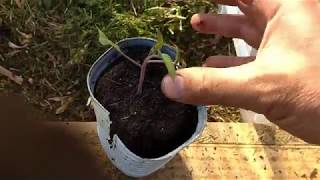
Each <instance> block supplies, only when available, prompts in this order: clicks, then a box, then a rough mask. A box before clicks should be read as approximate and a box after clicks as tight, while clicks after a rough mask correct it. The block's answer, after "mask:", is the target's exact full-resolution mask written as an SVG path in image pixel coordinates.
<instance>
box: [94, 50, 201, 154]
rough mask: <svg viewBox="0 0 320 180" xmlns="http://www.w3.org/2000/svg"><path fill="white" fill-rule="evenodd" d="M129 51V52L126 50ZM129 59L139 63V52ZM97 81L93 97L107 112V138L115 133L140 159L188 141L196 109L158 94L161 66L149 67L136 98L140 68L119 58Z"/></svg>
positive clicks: (144, 54) (192, 131)
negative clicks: (140, 91)
mask: <svg viewBox="0 0 320 180" xmlns="http://www.w3.org/2000/svg"><path fill="white" fill-rule="evenodd" d="M129 52H131V51H129ZM127 54H128V55H129V56H130V57H132V58H134V59H137V60H140V61H141V60H142V59H144V58H145V57H146V52H143V51H141V50H140V52H137V51H136V50H135V52H134V53H133V54H132V53H131V54H130V53H127ZM117 61H118V63H117V64H114V65H113V67H112V69H110V70H108V71H106V73H105V74H104V75H103V76H102V77H101V78H100V80H99V81H98V83H97V87H96V91H95V96H96V97H97V99H98V100H99V101H100V102H101V103H102V105H103V106H104V107H105V108H106V109H108V110H109V111H110V113H111V120H112V125H111V137H112V136H113V134H117V135H118V136H119V137H120V138H121V140H122V141H123V142H124V143H125V144H126V145H127V146H128V148H129V149H130V150H131V151H132V152H134V153H136V154H137V155H138V156H140V157H144V158H156V157H160V156H162V155H165V154H167V153H168V152H170V151H172V150H174V149H175V148H177V147H178V146H179V145H181V144H182V143H184V142H185V141H186V140H187V139H189V138H190V137H191V136H192V134H193V133H194V131H195V129H196V125H197V122H198V119H197V110H196V107H194V106H190V105H184V104H180V103H176V102H173V101H171V100H169V99H168V98H166V97H165V96H164V95H163V94H162V91H161V88H160V86H161V79H162V78H163V76H164V75H165V74H167V70H166V68H165V67H164V65H162V64H149V65H148V67H147V73H146V78H145V81H144V86H143V92H142V94H141V95H137V94H136V92H137V85H138V80H139V73H140V69H139V68H137V67H136V66H134V65H132V64H131V63H130V62H128V61H126V60H124V59H119V60H117Z"/></svg>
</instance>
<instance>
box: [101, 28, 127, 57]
mask: <svg viewBox="0 0 320 180" xmlns="http://www.w3.org/2000/svg"><path fill="white" fill-rule="evenodd" d="M98 31H99V42H100V43H101V44H102V45H104V46H106V45H110V46H112V47H113V48H114V49H116V50H117V51H119V52H122V51H121V49H120V47H119V46H118V45H116V44H115V43H113V42H112V41H110V40H109V39H108V38H107V36H106V35H105V34H104V33H103V32H102V31H101V30H100V29H99V28H98Z"/></svg>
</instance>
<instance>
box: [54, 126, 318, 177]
mask: <svg viewBox="0 0 320 180" xmlns="http://www.w3.org/2000/svg"><path fill="white" fill-rule="evenodd" d="M52 125H53V126H59V127H61V128H63V129H65V130H66V131H68V132H70V133H71V134H72V135H73V137H75V138H76V139H79V140H81V142H82V143H83V144H86V145H87V148H88V149H90V152H91V153H92V154H93V157H95V158H96V161H95V162H96V163H97V167H99V169H100V168H101V169H102V170H103V175H104V176H105V177H108V178H109V179H126V178H127V177H125V176H124V175H122V174H121V173H120V172H119V171H117V170H116V169H115V168H114V167H113V166H112V165H111V164H110V162H109V160H108V159H107V158H106V156H105V155H104V153H103V151H102V149H101V147H100V145H99V142H98V139H97V136H96V126H95V123H52ZM319 170H320V146H315V145H310V144H307V143H305V142H303V141H302V140H299V139H297V138H294V137H292V136H290V135H289V134H287V133H285V132H283V131H281V130H279V129H277V128H276V127H266V126H263V125H253V124H244V123H243V124H234V123H208V126H207V128H206V130H205V131H204V133H203V135H202V137H201V138H199V139H198V141H196V142H195V143H194V144H192V145H190V146H189V147H188V148H186V149H185V150H183V151H181V152H180V154H179V155H178V156H177V157H176V158H175V159H174V160H172V161H171V162H170V163H169V164H167V165H166V167H164V168H163V169H161V170H159V171H158V172H156V173H154V174H153V175H151V176H149V177H146V178H143V179H152V180H153V179H159V180H162V179H163V180H168V179H296V178H302V179H320V175H319V173H318V171H319Z"/></svg>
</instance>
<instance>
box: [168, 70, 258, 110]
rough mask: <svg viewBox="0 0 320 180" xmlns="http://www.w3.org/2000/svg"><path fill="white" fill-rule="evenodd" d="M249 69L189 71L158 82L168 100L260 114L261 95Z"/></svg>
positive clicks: (181, 71) (183, 71) (253, 72)
mask: <svg viewBox="0 0 320 180" xmlns="http://www.w3.org/2000/svg"><path fill="white" fill-rule="evenodd" d="M255 72H257V71H256V70H255V68H254V67H253V66H250V65H249V64H247V65H242V66H237V67H231V68H222V69H221V68H220V69H217V68H208V67H193V68H186V69H181V70H178V71H177V76H176V77H175V78H174V79H172V78H171V77H170V76H166V77H164V79H163V80H162V91H163V93H164V94H165V95H166V96H167V97H168V98H170V99H173V100H175V101H178V102H181V103H186V104H197V105H200V104H201V105H213V104H219V105H227V106H233V107H242V108H245V109H250V110H254V111H256V112H261V111H262V110H263V109H261V108H263V107H259V105H261V102H260V103H259V102H258V101H259V97H260V95H261V92H260V91H259V89H257V88H256V86H255V80H254V79H255V77H256V76H257V73H255Z"/></svg>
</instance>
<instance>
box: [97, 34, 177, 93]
mask: <svg viewBox="0 0 320 180" xmlns="http://www.w3.org/2000/svg"><path fill="white" fill-rule="evenodd" d="M98 32H99V42H100V43H101V44H102V45H110V46H111V47H113V48H114V49H115V50H117V51H118V52H119V53H120V54H121V55H122V56H124V57H125V59H126V60H128V61H129V62H130V63H132V64H134V65H136V66H137V67H139V68H140V77H139V83H138V89H137V94H138V95H140V94H141V93H142V87H143V82H144V79H145V75H146V68H147V65H148V64H151V63H164V64H165V66H166V68H167V70H168V73H169V75H170V76H171V78H175V76H176V68H175V67H176V66H175V63H176V62H179V61H177V59H176V60H175V61H173V60H172V59H171V57H170V56H169V55H168V54H165V53H162V52H161V49H162V47H163V46H164V40H163V36H162V34H161V32H160V31H158V32H157V37H158V39H157V43H156V44H155V45H154V47H153V48H151V50H150V52H149V55H148V56H147V57H146V58H145V59H144V60H143V63H142V64H139V63H137V61H136V60H133V59H132V58H130V57H129V56H127V55H126V54H125V53H123V51H122V50H121V48H120V47H119V46H118V45H117V44H115V43H113V42H112V41H111V40H109V39H108V38H107V36H106V35H105V34H104V33H103V32H102V31H101V30H100V29H98Z"/></svg>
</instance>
